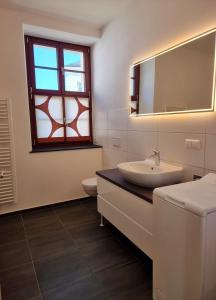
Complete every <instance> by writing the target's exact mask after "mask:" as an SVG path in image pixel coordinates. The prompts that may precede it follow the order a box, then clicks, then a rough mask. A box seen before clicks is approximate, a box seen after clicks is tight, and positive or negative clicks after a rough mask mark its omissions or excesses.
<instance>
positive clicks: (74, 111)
mask: <svg viewBox="0 0 216 300" xmlns="http://www.w3.org/2000/svg"><path fill="white" fill-rule="evenodd" d="M78 112H79V105H78V102H77V101H76V99H75V98H72V97H71V98H70V97H66V98H65V118H66V123H67V124H69V123H71V122H73V121H74V120H75V119H76V118H77V115H78Z"/></svg>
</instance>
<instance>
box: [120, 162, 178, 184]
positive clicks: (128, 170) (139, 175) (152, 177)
mask: <svg viewBox="0 0 216 300" xmlns="http://www.w3.org/2000/svg"><path fill="white" fill-rule="evenodd" d="M117 168H118V169H119V171H120V173H121V174H122V176H123V177H124V178H125V179H126V180H128V181H129V182H132V183H134V184H137V185H140V186H145V187H151V188H155V187H159V186H165V185H170V184H175V183H179V182H181V180H182V177H183V168H182V167H180V166H175V165H171V164H167V163H164V162H161V163H160V166H155V164H154V162H149V160H144V161H132V162H124V163H120V164H118V165H117Z"/></svg>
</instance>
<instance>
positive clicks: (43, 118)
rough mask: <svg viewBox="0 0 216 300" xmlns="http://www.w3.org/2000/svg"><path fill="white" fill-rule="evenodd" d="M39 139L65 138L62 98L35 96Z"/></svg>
mask: <svg viewBox="0 0 216 300" xmlns="http://www.w3.org/2000/svg"><path fill="white" fill-rule="evenodd" d="M35 106H36V110H35V111H36V125H37V137H38V138H40V139H41V138H51V137H64V125H63V123H64V121H63V99H62V97H54V96H53V97H51V98H50V97H49V96H35Z"/></svg>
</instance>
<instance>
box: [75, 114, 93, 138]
mask: <svg viewBox="0 0 216 300" xmlns="http://www.w3.org/2000/svg"><path fill="white" fill-rule="evenodd" d="M77 129H78V132H79V134H80V135H81V136H89V135H90V130H89V110H86V111H84V112H83V113H81V115H80V116H79V118H78V120H77Z"/></svg>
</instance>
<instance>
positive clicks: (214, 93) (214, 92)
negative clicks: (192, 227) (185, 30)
mask: <svg viewBox="0 0 216 300" xmlns="http://www.w3.org/2000/svg"><path fill="white" fill-rule="evenodd" d="M213 32H216V28H214V29H211V30H208V31H206V32H204V33H202V34H200V35H197V36H195V37H193V38H190V39H187V40H186V41H184V42H182V43H179V44H177V45H175V46H173V47H170V48H168V49H166V50H163V51H161V52H158V53H156V54H155V55H152V56H150V57H148V58H145V59H143V60H140V61H139V62H137V63H135V64H133V65H131V66H130V68H133V67H135V66H137V65H140V64H141V63H143V62H146V61H148V60H150V59H153V58H156V57H157V56H160V55H162V54H164V53H167V52H170V51H172V50H174V49H176V48H179V47H181V46H183V45H186V44H188V43H190V42H192V41H195V40H197V39H199V38H201V37H203V36H206V35H208V34H211V33H213ZM215 69H216V35H215V55H214V71H213V87H212V103H211V108H206V109H193V110H177V111H171V112H156V113H147V114H136V115H135V114H131V109H129V116H130V117H139V116H153V115H170V114H182V113H196V112H211V111H214V110H216V103H215V97H216V88H215V84H216V82H215V81H216V70H215ZM130 102H131V100H130ZM129 107H130V106H129Z"/></svg>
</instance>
